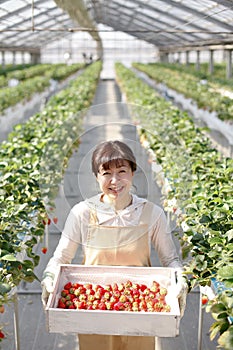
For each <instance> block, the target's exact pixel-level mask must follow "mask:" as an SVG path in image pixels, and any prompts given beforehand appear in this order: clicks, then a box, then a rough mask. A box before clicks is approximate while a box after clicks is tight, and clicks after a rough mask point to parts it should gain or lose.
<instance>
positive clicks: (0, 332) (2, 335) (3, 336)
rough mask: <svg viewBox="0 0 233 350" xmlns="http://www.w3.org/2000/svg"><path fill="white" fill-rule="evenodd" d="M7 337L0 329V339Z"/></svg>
mask: <svg viewBox="0 0 233 350" xmlns="http://www.w3.org/2000/svg"><path fill="white" fill-rule="evenodd" d="M3 338H5V334H4V333H3V332H2V331H1V330H0V339H3Z"/></svg>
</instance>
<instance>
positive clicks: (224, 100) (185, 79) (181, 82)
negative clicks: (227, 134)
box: [133, 63, 233, 121]
mask: <svg viewBox="0 0 233 350" xmlns="http://www.w3.org/2000/svg"><path fill="white" fill-rule="evenodd" d="M133 66H134V67H135V68H136V69H138V70H140V71H143V72H144V73H146V74H147V75H148V76H150V77H151V78H152V79H154V80H156V81H157V82H159V83H164V84H166V85H167V86H168V87H169V88H171V89H174V90H176V91H178V92H180V93H182V94H183V95H184V96H185V97H187V98H191V99H192V100H193V101H195V102H196V103H197V105H198V107H199V108H203V109H207V110H209V111H216V113H217V115H218V118H219V119H221V120H224V121H226V120H233V99H232V98H230V97H229V96H226V95H224V94H223V93H222V91H221V88H222V85H221V84H217V83H214V82H211V81H209V80H204V81H203V80H200V78H199V77H196V76H195V75H192V74H190V73H187V72H186V71H182V69H179V70H175V69H172V68H171V67H168V66H166V65H163V64H160V63H153V64H142V63H134V64H133ZM231 92H233V91H232V90H231Z"/></svg>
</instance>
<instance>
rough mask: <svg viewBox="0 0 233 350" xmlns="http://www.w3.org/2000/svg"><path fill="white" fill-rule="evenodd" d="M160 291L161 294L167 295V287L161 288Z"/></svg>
mask: <svg viewBox="0 0 233 350" xmlns="http://www.w3.org/2000/svg"><path fill="white" fill-rule="evenodd" d="M159 293H160V295H167V289H166V288H160V291H159Z"/></svg>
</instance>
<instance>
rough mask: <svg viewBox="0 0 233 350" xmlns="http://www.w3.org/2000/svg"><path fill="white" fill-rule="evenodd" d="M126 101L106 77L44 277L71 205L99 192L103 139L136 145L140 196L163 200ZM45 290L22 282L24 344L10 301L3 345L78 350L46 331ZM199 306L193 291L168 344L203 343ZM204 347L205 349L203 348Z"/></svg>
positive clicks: (65, 186)
mask: <svg viewBox="0 0 233 350" xmlns="http://www.w3.org/2000/svg"><path fill="white" fill-rule="evenodd" d="M120 101H121V96H120V92H119V90H118V88H117V86H116V84H115V81H114V80H101V81H100V83H99V86H98V89H97V92H96V97H95V100H94V103H93V106H92V108H91V109H90V110H89V112H88V114H87V116H86V118H85V121H84V132H83V135H81V138H80V141H81V144H80V147H79V149H78V151H75V152H74V153H73V156H72V157H71V159H70V162H69V165H68V168H67V169H66V172H65V176H64V181H63V183H62V184H61V187H60V193H59V195H58V197H57V200H56V210H55V213H54V215H55V216H57V217H58V223H57V225H56V226H55V225H51V226H50V234H49V250H48V253H47V254H46V255H43V254H41V253H40V252H41V247H42V246H43V244H44V243H43V242H42V243H41V244H40V245H38V247H37V249H38V254H40V255H41V261H40V264H39V267H38V268H37V271H36V272H37V275H38V277H39V278H40V277H41V276H42V272H43V270H44V268H45V266H46V264H47V262H48V260H49V258H50V257H51V255H52V254H53V251H54V249H55V247H56V245H57V242H58V240H59V238H60V232H61V230H62V228H63V225H64V222H65V219H66V217H67V214H68V212H69V210H70V208H71V207H72V206H73V205H74V204H75V203H77V202H79V201H80V200H82V199H84V198H86V197H90V196H92V195H94V194H96V193H97V192H98V186H97V184H96V181H95V179H94V177H93V175H92V173H91V169H90V157H91V153H92V151H93V148H94V147H95V145H96V144H97V143H98V142H100V141H103V140H107V139H121V140H123V141H125V142H127V143H128V144H129V145H130V146H131V147H132V149H133V150H134V152H135V154H136V158H137V160H138V163H139V170H138V171H137V173H136V174H135V188H136V192H137V194H138V195H139V196H143V197H146V198H148V199H149V200H151V201H154V202H155V203H157V204H159V205H160V191H159V189H158V188H157V186H156V184H155V183H154V181H153V175H152V173H151V171H150V165H149V163H148V160H147V155H146V153H145V151H144V150H143V149H142V148H141V146H140V143H139V141H138V136H137V133H136V129H135V126H134V125H132V123H131V120H130V117H129V113H128V109H127V106H126V105H125V104H123V103H121V102H120ZM81 261H82V254H81V252H80V249H79V250H78V252H77V255H76V258H75V260H74V261H73V262H74V263H81ZM152 263H153V265H155V266H158V259H157V257H156V254H155V252H152ZM40 293H41V288H40V284H39V282H34V283H32V284H24V285H21V286H20V288H19V293H18V309H19V342H20V347H18V349H17V348H16V344H15V332H14V328H13V324H14V322H13V315H14V308H13V305H9V306H7V307H6V312H5V313H4V314H3V316H1V317H2V318H3V322H4V323H6V328H5V329H6V330H7V332H8V334H7V339H6V340H4V342H2V343H0V344H2V345H0V349H4V350H13V349H17V350H19V349H21V350H42V349H44V350H55V349H64V350H78V342H77V338H76V335H73V334H49V333H48V332H47V331H46V320H45V315H44V312H43V309H42V304H41V301H40ZM198 310H199V294H198V293H197V292H193V293H191V294H190V295H189V296H188V300H187V308H186V312H185V315H184V317H183V319H182V320H181V325H180V336H179V337H177V338H166V339H165V338H164V339H162V349H163V350H196V349H198ZM211 324H212V319H211V317H210V316H209V315H206V314H205V315H204V325H203V341H202V350H214V349H216V343H214V342H210V341H209V336H208V334H207V333H208V330H209V326H210V325H211ZM87 350H88V349H87ZM142 350H146V349H142ZM198 350H201V348H199V349H198Z"/></svg>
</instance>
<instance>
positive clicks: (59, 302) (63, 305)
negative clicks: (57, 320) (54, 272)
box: [58, 298, 66, 309]
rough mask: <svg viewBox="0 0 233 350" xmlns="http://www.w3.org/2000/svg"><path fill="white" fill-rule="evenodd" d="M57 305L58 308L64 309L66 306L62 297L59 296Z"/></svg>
mask: <svg viewBox="0 0 233 350" xmlns="http://www.w3.org/2000/svg"><path fill="white" fill-rule="evenodd" d="M58 307H59V308H60V309H65V308H66V304H65V299H64V298H60V299H59V301H58Z"/></svg>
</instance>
